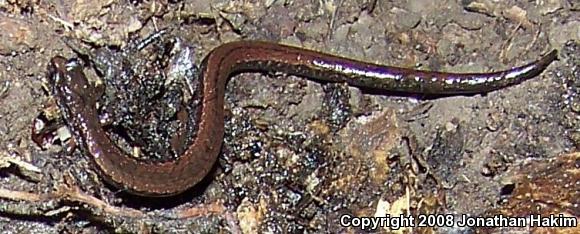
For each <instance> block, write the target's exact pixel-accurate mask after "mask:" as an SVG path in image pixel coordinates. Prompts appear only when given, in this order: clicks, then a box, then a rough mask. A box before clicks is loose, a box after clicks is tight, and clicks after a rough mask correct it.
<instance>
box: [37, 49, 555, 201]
mask: <svg viewBox="0 0 580 234" xmlns="http://www.w3.org/2000/svg"><path fill="white" fill-rule="evenodd" d="M556 56H557V51H556V50H553V51H551V52H550V53H548V54H547V55H545V56H543V57H542V58H540V59H539V60H537V61H534V62H532V63H529V64H527V65H524V66H521V67H515V68H512V69H509V70H505V71H499V72H492V73H443V72H431V71H420V70H413V69H405V68H399V67H391V66H382V65H376V64H371V63H366V62H361V61H356V60H352V59H348V58H343V57H338V56H334V55H330V54H326V53H321V52H316V51H312V50H307V49H302V48H297V47H292V46H285V45H280V44H275V43H270V42H259V41H238V42H232V43H226V44H223V45H221V46H219V47H217V48H215V49H214V50H212V51H211V52H210V53H209V54H208V55H207V56H206V57H205V58H204V59H203V62H202V63H201V66H200V73H199V77H197V79H198V81H199V82H196V84H197V87H196V88H197V90H198V91H199V92H200V95H197V96H199V98H200V99H201V100H200V101H199V105H198V108H197V109H196V110H194V111H193V112H192V114H194V115H196V116H197V120H198V123H196V124H197V128H196V131H195V134H194V136H193V139H192V141H191V142H192V143H191V145H189V146H188V147H187V148H186V149H185V152H184V153H183V154H182V155H180V156H179V158H178V159H176V160H174V161H169V162H149V163H148V162H144V161H139V160H137V159H135V158H133V157H131V156H129V155H126V154H124V153H123V152H122V151H121V150H120V149H119V148H118V146H116V145H115V143H113V142H112V141H111V139H109V137H108V136H107V133H106V132H105V130H104V129H103V128H102V127H101V124H100V122H99V117H98V113H97V109H96V102H97V99H98V98H99V97H96V94H93V93H94V92H91V91H90V90H87V89H89V87H90V84H89V82H88V80H87V78H86V77H85V75H84V73H83V68H82V66H81V65H80V64H79V63H78V62H76V61H75V60H67V59H65V58H63V57H60V56H56V57H54V58H52V59H51V60H50V63H49V65H48V78H49V80H50V85H51V88H52V92H53V95H54V97H55V98H56V101H57V103H58V105H59V107H60V109H61V111H62V112H63V115H64V117H65V120H66V122H67V125H68V127H69V129H71V131H72V132H73V135H74V136H75V140H76V141H77V142H78V144H80V145H81V149H84V151H85V152H86V154H88V155H89V157H90V158H91V160H92V161H93V162H94V164H95V165H96V168H97V171H98V172H99V174H100V175H101V176H102V177H103V178H104V179H105V180H106V181H108V182H109V183H111V184H113V185H115V186H117V187H120V188H123V189H125V190H127V191H128V192H130V193H133V194H136V195H140V196H170V195H175V194H178V193H181V192H183V191H185V190H187V189H188V188H191V187H192V186H194V185H195V184H197V183H198V182H200V181H201V180H202V179H203V178H204V177H205V176H206V174H207V173H208V172H209V171H210V169H211V168H212V167H213V165H214V163H215V161H216V159H217V157H218V154H219V152H220V148H221V144H222V140H223V135H224V92H225V87H226V83H227V81H228V78H229V77H230V76H231V75H232V74H236V73H240V72H252V71H275V72H285V73H288V74H292V75H298V76H302V77H306V78H310V79H313V80H319V81H326V82H344V83H347V84H349V85H352V86H357V87H362V88H372V89H380V90H386V91H396V92H406V93H422V94H448V95H455V94H475V93H485V92H489V91H493V90H497V89H501V88H504V87H507V86H510V85H513V84H517V83H520V82H522V81H524V80H526V79H529V78H532V77H534V76H536V75H538V74H539V73H540V72H542V71H543V70H544V69H545V68H546V67H547V66H548V65H549V64H550V63H551V62H552V61H553V60H554V59H556Z"/></svg>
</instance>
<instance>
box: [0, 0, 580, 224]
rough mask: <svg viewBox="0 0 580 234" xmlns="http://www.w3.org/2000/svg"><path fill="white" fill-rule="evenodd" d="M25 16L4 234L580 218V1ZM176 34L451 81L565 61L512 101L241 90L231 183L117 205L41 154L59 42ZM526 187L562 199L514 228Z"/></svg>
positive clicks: (292, 4)
mask: <svg viewBox="0 0 580 234" xmlns="http://www.w3.org/2000/svg"><path fill="white" fill-rule="evenodd" d="M12 2H13V1H0V32H1V33H0V39H1V40H0V54H1V55H0V92H1V93H0V132H1V134H0V142H1V143H2V144H1V145H0V180H1V183H0V184H1V185H0V192H1V197H4V198H5V199H2V200H0V232H1V233H94V232H103V233H108V232H115V231H116V232H145V233H147V232H149V231H153V232H161V233H165V232H175V233H188V232H194V233H198V232H207V233H215V232H222V233H228V232H234V233H236V232H242V233H253V232H257V231H259V232H266V231H268V232H273V233H279V232H292V233H294V232H313V233H319V232H324V231H331V232H341V231H343V232H358V231H357V230H356V229H352V228H350V229H345V228H342V227H340V226H339V225H338V223H337V217H339V216H340V214H344V213H348V214H352V215H357V216H373V215H378V216H384V215H386V214H391V215H393V216H396V215H398V214H401V212H403V210H411V211H412V214H418V213H437V214H454V215H461V214H470V215H481V214H486V213H487V214H489V213H494V212H500V213H503V214H510V215H527V214H529V213H533V209H534V207H537V206H534V205H529V206H526V205H524V204H523V203H525V202H526V201H528V203H530V202H531V203H533V202H534V201H535V202H537V201H538V200H542V199H544V200H549V201H550V204H551V207H552V208H553V209H544V210H543V211H541V212H547V210H549V211H550V212H556V211H557V212H560V213H564V214H566V215H569V216H576V217H578V216H580V208H579V201H578V199H579V198H578V197H580V195H579V194H580V192H579V190H580V185H579V182H578V178H579V177H580V176H579V175H578V161H579V160H580V159H579V156H578V155H577V154H570V155H566V154H567V153H572V152H575V151H577V147H578V146H580V131H579V129H580V116H579V115H578V113H580V104H579V103H580V102H579V101H578V93H577V91H578V88H579V87H580V79H579V78H580V77H579V72H580V71H579V61H580V52H579V51H580V44H579V43H580V39H579V38H580V12H579V10H580V4H579V3H578V1H574V0H544V1H513V0H508V1H487V0H476V1H469V0H467V1H428V0H409V1H397V0H395V1H372V0H355V1H330V0H329V1H325V0H320V1H317V0H295V1H264V2H262V1H231V2H230V1H220V0H218V1H212V2H211V3H205V1H195V0H194V1H178V2H177V3H171V2H170V3H167V2H166V1H132V2H130V1H100V0H84V1H80V0H78V1H72V2H70V3H68V1H59V0H52V1H37V0H30V1H18V3H12ZM166 27H170V28H174V29H178V30H175V31H174V33H175V34H176V35H177V36H180V37H182V38H185V39H186V40H187V41H189V42H190V43H192V44H193V45H195V46H196V47H197V48H198V51H197V52H198V55H199V56H198V58H199V60H201V58H203V56H204V55H205V54H206V53H207V52H208V51H210V50H211V49H212V48H214V47H216V46H218V45H219V44H221V43H223V42H228V41H235V40H239V39H262V40H268V41H275V42H281V43H285V44H292V45H297V46H302V47H306V48H311V49H315V50H320V51H327V52H330V53H334V54H338V55H342V56H346V57H351V58H355V59H360V60H365V61H369V62H376V63H381V64H388V65H396V66H402V67H416V66H417V65H420V66H419V68H420V69H426V70H442V71H453V72H477V71H491V70H500V69H506V68H509V67H511V66H515V65H523V64H525V63H526V62H528V61H532V60H534V59H536V58H538V57H539V56H540V55H542V54H543V53H546V52H548V51H549V50H551V49H558V50H559V57H560V60H559V61H556V62H554V63H552V65H550V66H549V67H548V69H547V70H546V71H544V72H543V73H542V74H541V75H539V76H538V77H536V78H534V79H532V80H529V81H526V82H524V83H522V84H520V85H517V86H514V87H510V88H506V89H503V90H500V91H496V92H491V93H488V94H486V95H475V96H455V97H444V98H439V99H433V100H425V99H424V98H422V97H417V98H418V99H417V98H410V97H396V96H392V95H389V94H388V93H381V92H366V91H364V90H363V91H361V90H360V89H357V88H349V87H346V86H344V85H321V84H319V83H316V82H311V81H307V80H305V79H302V78H299V77H287V76H284V75H276V76H272V75H264V74H259V73H248V74H241V75H238V76H236V78H234V79H232V80H231V81H230V82H229V84H228V86H227V91H228V94H227V96H226V98H227V99H226V103H227V104H226V110H227V113H228V116H227V117H228V118H227V120H226V137H225V140H224V146H223V147H222V154H221V155H220V159H219V161H218V165H217V166H216V169H215V170H214V171H213V172H212V173H210V175H209V176H208V177H207V180H206V181H205V182H204V184H203V185H201V186H197V187H196V188H195V189H193V191H190V192H188V193H186V194H184V195H182V196H178V197H173V198H166V199H161V200H159V199H158V200H149V199H147V200H144V199H139V198H138V197H132V196H127V195H124V194H119V193H118V191H117V190H115V189H114V188H112V187H109V186H106V185H103V184H102V182H101V181H100V180H99V179H98V177H97V175H96V174H95V173H94V172H93V171H92V169H90V168H91V167H90V164H89V163H88V161H87V160H86V158H85V157H82V156H81V154H80V153H79V152H75V153H74V154H71V153H65V152H64V151H62V147H61V146H60V145H53V146H51V147H49V148H48V150H42V149H40V148H39V147H38V146H37V145H36V144H34V143H33V142H32V141H31V126H32V123H33V120H34V119H35V118H36V117H37V116H38V114H39V113H40V112H41V111H42V110H43V109H44V108H45V106H48V105H49V103H50V101H49V99H50V97H49V95H47V93H46V92H45V91H44V88H43V87H44V86H46V83H45V80H44V76H45V72H46V65H47V62H48V61H49V59H50V58H51V57H52V56H55V55H64V56H68V57H72V56H74V53H73V52H72V51H71V50H70V49H69V48H68V47H67V46H66V45H65V44H64V43H63V42H62V41H61V40H60V39H61V38H63V37H64V36H72V37H73V38H75V39H77V40H79V41H85V42H88V43H90V44H92V45H93V46H121V47H122V46H124V45H125V43H126V42H128V41H129V38H130V37H137V38H142V37H144V36H146V35H148V34H150V33H152V32H155V31H156V29H158V28H166ZM25 162H27V163H29V164H30V165H27V164H26V163H25ZM574 165H575V169H574ZM35 167H36V168H38V169H39V170H40V172H33V170H34V169H35ZM546 168H548V169H546ZM554 168H556V169H554ZM560 168H561V169H560ZM564 168H569V170H565V169H564ZM543 169H545V170H543ZM566 173H571V174H566ZM526 175H529V176H526ZM542 175H546V176H542ZM549 175H552V176H549ZM552 177H554V179H553V180H551V178H552ZM534 178H538V179H540V180H542V181H540V182H538V181H536V180H534ZM71 181H73V182H71ZM536 182H537V183H536ZM525 184H534V185H537V186H539V187H534V188H535V189H531V190H530V191H528V195H529V194H530V193H531V194H535V193H536V192H538V193H542V192H543V193H542V194H545V195H547V196H546V197H541V198H538V197H535V199H523V202H522V203H515V204H516V205H515V207H516V208H518V207H519V208H520V209H519V210H518V209H515V210H513V209H512V211H511V212H512V213H506V212H509V211H506V210H509V209H507V208H506V207H509V206H510V205H512V208H513V206H514V205H513V204H514V203H513V199H515V197H516V196H515V195H516V194H518V193H519V192H521V190H519V189H521V188H522V186H521V185H525ZM514 186H515V189H514ZM542 186H548V187H549V186H551V187H549V188H547V187H546V188H543V187H542ZM77 187H79V188H80V189H81V190H80V191H77V190H75V189H76V188H77ZM523 187H525V186H523ZM532 187H533V186H532ZM16 191H21V192H22V193H19V192H16ZM555 191H557V193H556V192H555ZM552 193H553V194H552ZM520 198H521V197H520ZM138 199H139V200H138ZM510 199H512V200H510ZM103 201H104V202H105V203H102V202H103ZM121 207H122V208H121ZM526 207H528V208H529V209H526ZM534 212H537V211H534ZM550 212H548V213H550ZM399 231H405V232H410V231H413V232H420V233H431V232H436V233H447V232H451V231H457V232H458V233H460V232H461V231H466V230H464V229H461V228H457V227H454V228H439V229H436V230H433V229H431V228H423V229H412V230H411V229H405V230H399ZM496 231H497V230H496ZM532 231H533V230H532ZM550 231H558V230H550ZM560 231H563V230H560ZM572 231H573V230H572ZM576 231H578V230H577V229H576ZM570 233H572V232H570Z"/></svg>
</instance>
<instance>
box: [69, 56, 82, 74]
mask: <svg viewBox="0 0 580 234" xmlns="http://www.w3.org/2000/svg"><path fill="white" fill-rule="evenodd" d="M79 66H82V64H81V62H80V61H79V60H78V59H76V58H73V59H69V60H68V61H67V62H66V64H65V67H66V70H67V71H72V70H73V69H75V68H77V67H79Z"/></svg>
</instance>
